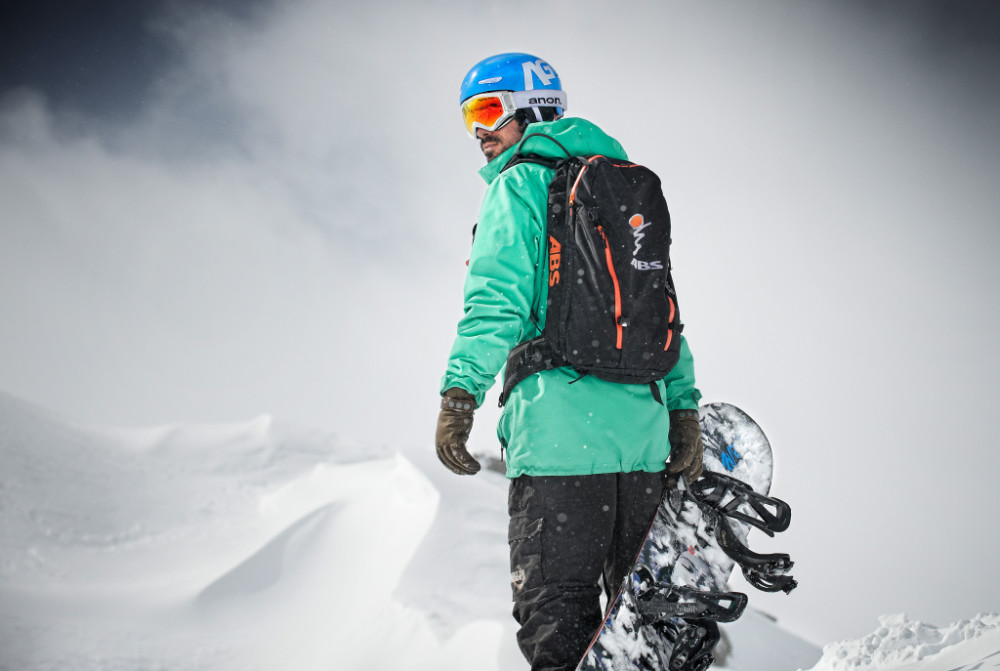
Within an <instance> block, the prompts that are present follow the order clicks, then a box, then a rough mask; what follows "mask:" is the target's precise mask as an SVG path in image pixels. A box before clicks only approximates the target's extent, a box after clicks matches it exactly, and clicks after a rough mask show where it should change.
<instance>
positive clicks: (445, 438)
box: [434, 387, 480, 475]
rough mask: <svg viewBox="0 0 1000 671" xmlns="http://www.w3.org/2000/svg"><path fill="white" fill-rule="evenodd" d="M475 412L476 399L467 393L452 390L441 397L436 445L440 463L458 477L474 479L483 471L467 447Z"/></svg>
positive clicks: (455, 388) (454, 388) (455, 389)
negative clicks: (472, 477)
mask: <svg viewBox="0 0 1000 671" xmlns="http://www.w3.org/2000/svg"><path fill="white" fill-rule="evenodd" d="M475 408H476V399H475V398H474V397H473V396H472V394H470V393H469V392H467V391H465V390H464V389H459V388H457V387H452V388H451V389H449V390H448V391H446V392H445V393H444V394H443V395H442V396H441V413H440V414H439V415H438V423H437V434H436V435H435V437H434V444H435V445H436V446H437V455H438V459H440V460H441V463H442V464H444V465H445V466H447V467H448V470H450V471H452V472H454V473H458V474H459V475H475V474H476V473H478V472H479V469H480V466H479V462H478V461H476V460H475V459H473V458H472V455H471V454H469V451H468V450H467V449H466V447H465V446H466V444H467V443H468V442H469V432H471V431H472V413H473V411H474V410H475Z"/></svg>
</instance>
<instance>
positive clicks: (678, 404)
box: [663, 336, 701, 410]
mask: <svg viewBox="0 0 1000 671" xmlns="http://www.w3.org/2000/svg"><path fill="white" fill-rule="evenodd" d="M663 381H664V382H666V384H667V409H668V410H697V409H698V402H699V401H700V400H701V392H700V391H698V388H697V387H696V386H695V381H694V357H693V356H692V355H691V349H690V348H689V347H688V344H687V339H686V338H685V337H684V336H681V351H680V359H679V360H678V361H677V365H676V366H674V368H673V370H671V371H670V372H669V373H667V376H666V377H665V378H663Z"/></svg>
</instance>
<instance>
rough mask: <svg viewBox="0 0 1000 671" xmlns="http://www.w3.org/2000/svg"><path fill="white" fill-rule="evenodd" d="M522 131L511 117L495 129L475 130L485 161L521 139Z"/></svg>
mask: <svg viewBox="0 0 1000 671" xmlns="http://www.w3.org/2000/svg"><path fill="white" fill-rule="evenodd" d="M523 136H524V132H523V131H522V130H521V124H519V123H518V122H517V119H511V120H510V121H508V122H507V123H505V124H504V125H502V126H500V128H497V129H496V130H485V129H483V128H479V129H477V130H476V139H477V140H479V148H480V149H482V150H483V155H484V156H486V161H487V162H489V161H492V160H493V159H495V158H496V157H497V156H499V155H500V154H502V153H504V152H505V151H507V150H508V149H510V148H511V147H513V146H514V145H515V144H517V143H518V142H520V141H521V138H522V137H523Z"/></svg>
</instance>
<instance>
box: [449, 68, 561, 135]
mask: <svg viewBox="0 0 1000 671" xmlns="http://www.w3.org/2000/svg"><path fill="white" fill-rule="evenodd" d="M493 91H512V92H515V95H514V102H515V104H516V105H517V108H518V109H524V108H535V110H536V113H537V108H538V107H555V108H556V116H562V114H563V110H564V109H565V107H566V93H565V92H564V91H563V90H562V82H561V81H560V80H559V75H558V74H556V71H555V68H553V67H552V66H551V65H549V64H548V63H547V62H546V61H544V60H542V59H541V58H538V57H537V56H532V55H531V54H523V53H507V54H497V55H496V56H490V57H489V58H486V59H484V60H481V61H479V62H478V63H476V64H475V65H474V66H472V69H471V70H469V73H468V74H467V75H465V79H464V80H462V89H461V93H460V94H459V100H458V102H459V104H461V103H464V102H465V101H466V100H468V99H469V98H471V97H472V96H476V95H479V94H482V93H490V92H493ZM525 91H532V92H540V91H546V93H544V94H540V95H538V94H526V93H520V94H518V92H525ZM540 118H541V117H539V119H540Z"/></svg>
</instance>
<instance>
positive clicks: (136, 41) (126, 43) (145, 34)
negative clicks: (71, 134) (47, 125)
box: [0, 0, 262, 119]
mask: <svg viewBox="0 0 1000 671" xmlns="http://www.w3.org/2000/svg"><path fill="white" fill-rule="evenodd" d="M260 4H262V3H261V2H259V1H256V0H254V1H250V2H236V1H235V0H143V1H141V2H140V1H135V0H100V1H98V2H94V1H93V0H5V1H4V2H0V95H2V94H4V93H6V92H9V91H10V90H12V89H17V88H22V87H23V88H30V89H34V90H36V91H40V92H42V93H43V94H44V95H45V97H46V99H47V100H48V102H49V104H50V105H51V107H52V108H53V109H54V110H56V111H62V110H69V111H74V112H80V113H83V114H85V115H98V116H101V117H104V118H111V119H114V118H121V117H129V116H132V115H134V114H135V113H137V112H138V111H139V110H141V109H142V107H143V106H144V104H145V103H146V101H147V98H148V94H149V92H150V89H151V88H152V87H153V86H155V84H156V82H157V81H158V80H159V79H160V78H161V77H162V76H163V75H164V74H165V73H167V72H168V71H169V69H170V67H171V66H172V64H173V63H174V62H175V60H176V58H177V56H178V45H176V44H175V43H174V42H173V41H172V40H171V38H170V37H169V35H168V34H167V33H166V32H164V31H162V30H159V29H158V28H157V24H156V20H157V19H158V18H159V17H162V16H163V15H164V14H166V13H167V12H169V11H171V10H174V11H176V10H178V9H182V8H195V9H205V10H216V11H222V12H225V13H227V14H231V15H233V16H244V15H246V14H247V13H249V12H250V11H252V9H253V8H254V7H256V6H259V5H260Z"/></svg>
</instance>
